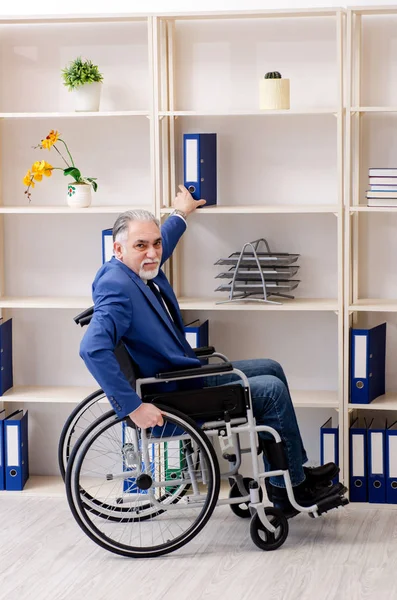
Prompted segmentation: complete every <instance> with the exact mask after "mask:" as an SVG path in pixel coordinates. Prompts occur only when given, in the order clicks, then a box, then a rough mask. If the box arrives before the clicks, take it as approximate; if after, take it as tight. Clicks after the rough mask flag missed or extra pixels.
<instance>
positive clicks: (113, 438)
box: [67, 409, 220, 556]
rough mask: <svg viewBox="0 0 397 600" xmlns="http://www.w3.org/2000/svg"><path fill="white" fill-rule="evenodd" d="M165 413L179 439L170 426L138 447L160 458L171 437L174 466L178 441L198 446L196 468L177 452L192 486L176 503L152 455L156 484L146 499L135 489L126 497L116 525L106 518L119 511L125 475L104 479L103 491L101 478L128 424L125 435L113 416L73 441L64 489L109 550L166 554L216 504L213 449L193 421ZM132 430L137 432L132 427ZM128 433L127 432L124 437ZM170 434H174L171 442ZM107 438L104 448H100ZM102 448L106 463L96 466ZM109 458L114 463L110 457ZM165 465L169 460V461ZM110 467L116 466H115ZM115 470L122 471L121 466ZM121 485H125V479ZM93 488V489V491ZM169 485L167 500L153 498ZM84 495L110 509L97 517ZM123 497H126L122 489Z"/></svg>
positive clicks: (75, 509)
mask: <svg viewBox="0 0 397 600" xmlns="http://www.w3.org/2000/svg"><path fill="white" fill-rule="evenodd" d="M165 411H166V416H165V418H166V420H167V421H166V422H167V425H168V426H169V425H171V427H172V428H173V431H174V432H175V431H176V427H179V428H182V431H181V429H179V433H180V435H179V436H177V437H176V436H175V435H174V436H170V431H169V430H168V431H167V435H166V436H165V435H164V431H165V430H163V433H162V434H161V435H160V437H157V436H156V437H154V436H153V435H152V434H150V436H149V437H148V443H147V448H146V450H145V448H143V450H142V451H143V452H145V451H146V452H147V451H148V448H150V447H152V451H153V452H152V457H153V456H154V457H156V456H159V457H160V458H161V444H164V443H167V444H169V443H170V441H172V442H174V454H173V455H172V456H171V457H169V459H171V462H172V461H173V464H176V456H175V450H176V446H175V443H176V442H178V443H180V442H181V441H183V442H184V443H185V444H191V445H192V447H195V448H196V449H197V448H198V449H199V451H200V460H199V463H200V465H199V469H197V468H196V467H195V465H194V464H193V467H192V464H190V470H189V465H188V459H187V458H185V457H182V458H181V457H180V456H179V460H182V461H184V462H182V463H181V464H180V465H179V466H180V472H181V473H182V472H184V471H187V475H185V477H186V483H187V484H189V486H190V489H188V490H187V491H186V494H185V496H183V497H181V498H179V499H178V500H177V501H176V502H175V498H174V497H173V495H172V493H173V492H174V491H175V485H169V486H168V483H169V484H172V483H173V482H174V481H175V480H173V479H170V478H167V477H166V478H165V479H164V478H163V476H162V475H161V464H160V459H159V460H158V462H157V463H156V460H155V459H153V461H154V462H153V464H152V465H151V476H152V477H153V478H154V481H155V483H154V485H157V487H153V489H152V490H150V494H151V495H150V496H149V498H148V496H146V498H145V499H142V496H143V494H142V492H141V491H139V490H138V491H137V492H136V497H135V498H132V497H131V498H129V507H125V508H126V512H125V513H124V514H123V516H122V517H120V516H119V518H118V519H117V521H118V523H116V524H115V523H114V521H113V520H112V519H111V518H110V517H111V516H112V515H113V514H114V512H115V511H117V510H118V505H117V497H120V482H123V479H117V480H112V481H111V483H110V484H109V482H108V483H107V485H108V488H107V490H106V493H105V491H104V490H105V485H104V479H105V477H104V476H106V474H109V473H107V471H109V466H112V465H109V457H110V456H111V455H112V453H113V454H115V453H116V454H117V452H116V449H118V447H119V446H120V436H121V435H124V441H123V444H124V446H125V444H126V443H130V441H129V440H130V438H128V435H129V434H128V432H129V430H130V428H126V430H125V431H124V433H122V427H125V425H123V422H122V421H120V420H118V419H115V418H114V417H113V419H110V420H109V419H108V420H107V422H105V424H104V425H103V426H102V427H101V428H100V429H98V430H97V431H95V432H94V434H93V435H92V436H91V437H90V438H89V440H88V441H87V442H86V443H84V442H82V443H80V444H79V445H76V448H75V450H74V451H73V455H74V456H73V455H72V457H71V459H70V462H72V463H73V464H69V465H68V471H67V491H68V500H69V503H70V505H71V508H72V511H73V513H74V516H75V518H76V520H77V521H78V523H79V525H80V526H82V528H83V529H84V530H85V531H86V532H87V533H88V534H89V535H90V537H91V538H93V539H94V540H95V541H96V542H97V543H99V544H100V545H102V546H104V547H106V548H107V549H108V550H111V551H113V552H116V553H120V554H127V555H130V556H131V555H133V556H138V555H152V556H153V555H159V554H164V553H166V552H170V551H172V550H174V549H176V548H177V547H179V546H181V545H183V544H184V543H186V542H187V541H188V540H189V539H191V538H192V537H194V535H196V534H197V533H198V531H199V530H200V529H201V528H202V527H203V526H204V524H205V522H206V521H207V520H208V518H209V516H210V514H211V513H212V511H213V509H214V508H215V505H216V500H217V496H218V492H219V483H220V477H219V467H218V464H217V461H216V457H215V454H214V452H213V449H212V447H211V446H210V445H209V442H208V440H207V438H206V437H205V436H204V435H203V434H202V433H201V432H200V431H199V430H197V428H196V427H195V425H194V424H190V423H188V420H187V419H186V417H184V416H182V418H180V417H179V416H178V415H176V414H171V413H168V410H167V409H165ZM134 431H135V432H136V430H134ZM138 431H139V430H138ZM126 432H127V434H128V435H127V437H126ZM130 433H131V432H130ZM171 433H172V432H171ZM105 436H106V437H105ZM170 437H171V438H172V439H171V440H170ZM127 438H128V439H127ZM181 438H183V440H182V439H181ZM105 439H106V443H107V447H106V446H104V441H105ZM163 439H167V440H168V441H167V442H163V441H162V440H163ZM143 443H144V440H143V436H142V444H143ZM145 443H146V442H145ZM105 447H106V460H107V461H108V463H107V464H106V463H105V464H104V466H103V467H100V468H99V467H98V464H99V463H98V461H99V462H100V460H99V457H100V453H99V452H98V448H102V449H103V448H105ZM102 452H103V450H102ZM76 457H77V458H76ZM91 457H94V461H95V465H96V466H95V477H96V478H97V480H96V481H95V482H92V481H91V482H89V481H88V475H87V473H89V476H91V477H92V475H93V471H92V470H90V467H89V459H90V458H91ZM103 457H104V454H102V455H101V457H100V458H101V459H103ZM190 458H191V456H190ZM111 460H113V461H114V458H113V459H111ZM118 460H119V456H118ZM169 463H170V460H169V461H168V464H169ZM118 464H120V463H118ZM87 465H88V466H87ZM112 468H115V467H114V465H113V467H112ZM196 471H197V472H196ZM118 474H120V468H119V467H118ZM98 476H99V478H98ZM179 477H182V475H181V474H180V475H179ZM189 477H190V479H189ZM192 477H193V479H192ZM99 480H100V481H101V484H100V486H99V484H98V481H99ZM114 481H115V482H116V483H115V485H113V483H114ZM179 481H180V480H179V479H178V480H177V482H178V483H179ZM160 484H161V485H160ZM122 485H123V486H125V484H124V483H122ZM95 486H96V490H95V493H94V487H95ZM197 486H198V487H199V489H198V487H197ZM167 487H169V496H168V498H169V502H168V503H167V502H162V503H161V504H159V501H158V500H157V503H156V498H154V494H155V491H156V490H159V489H160V490H164V488H167ZM81 488H83V492H84V493H81ZM198 492H199V495H198ZM86 493H90V495H91V496H93V497H94V498H96V499H98V495H99V496H100V501H101V503H102V506H104V505H105V504H106V505H107V507H110V509H107V510H104V511H102V514H101V515H100V518H98V516H97V515H96V514H95V508H94V506H92V505H91V504H90V502H87V498H86ZM123 495H124V499H125V490H124V494H123ZM163 495H164V494H163ZM148 504H150V507H149V508H148V507H147V505H148ZM108 517H109V518H108Z"/></svg>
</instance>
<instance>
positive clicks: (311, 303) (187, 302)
mask: <svg viewBox="0 0 397 600" xmlns="http://www.w3.org/2000/svg"><path fill="white" fill-rule="evenodd" d="M226 299H227V298H226V297H225V296H221V295H220V296H219V297H217V298H186V297H181V298H178V302H179V306H180V309H181V310H238V311H242V310H244V311H245V310H249V311H250V310H251V311H256V310H271V311H274V310H298V311H301V310H307V311H333V312H337V311H338V300H337V299H336V298H335V299H334V298H331V299H329V298H318V299H317V298H316V299H312V298H295V299H294V300H289V299H288V298H282V299H281V300H280V301H281V302H282V304H265V303H260V302H247V301H243V300H241V301H239V302H231V303H228V304H217V302H221V301H223V300H226ZM273 299H275V298H273V297H272V298H271V300H273ZM396 309H397V305H396Z"/></svg>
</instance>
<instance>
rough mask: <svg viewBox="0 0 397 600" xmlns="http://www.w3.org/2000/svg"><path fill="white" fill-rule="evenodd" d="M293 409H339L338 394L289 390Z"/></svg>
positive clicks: (327, 391)
mask: <svg viewBox="0 0 397 600" xmlns="http://www.w3.org/2000/svg"><path fill="white" fill-rule="evenodd" d="M291 398H292V403H293V405H294V406H295V408H335V409H338V408H339V400H338V392H335V391H329V390H320V391H317V390H291Z"/></svg>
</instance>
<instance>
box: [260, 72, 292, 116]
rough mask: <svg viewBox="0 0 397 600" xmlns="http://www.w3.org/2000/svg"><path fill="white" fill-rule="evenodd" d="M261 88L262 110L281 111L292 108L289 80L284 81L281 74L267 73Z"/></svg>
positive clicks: (261, 82)
mask: <svg viewBox="0 0 397 600" xmlns="http://www.w3.org/2000/svg"><path fill="white" fill-rule="evenodd" d="M259 86H260V89H259V93H260V101H259V106H260V109H261V110H281V109H288V108H289V107H290V94H289V79H283V78H282V76H281V73H279V72H278V71H271V72H269V73H266V75H265V77H264V78H263V79H261V81H260V82H259Z"/></svg>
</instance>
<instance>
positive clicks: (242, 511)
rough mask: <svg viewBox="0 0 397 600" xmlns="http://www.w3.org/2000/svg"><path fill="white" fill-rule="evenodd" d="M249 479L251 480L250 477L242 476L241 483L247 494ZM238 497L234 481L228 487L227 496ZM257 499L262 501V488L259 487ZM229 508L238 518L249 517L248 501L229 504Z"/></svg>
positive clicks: (237, 489)
mask: <svg viewBox="0 0 397 600" xmlns="http://www.w3.org/2000/svg"><path fill="white" fill-rule="evenodd" d="M251 481H253V479H252V478H251V477H244V478H243V484H244V487H245V489H246V490H247V494H249V484H250V482H251ZM239 497H241V493H240V490H239V488H238V485H237V483H236V482H235V483H233V485H232V487H231V488H230V492H229V498H239ZM259 500H260V502H262V500H263V492H262V488H259ZM230 509H231V511H232V512H233V513H234V514H235V515H237V517H240V519H249V518H250V517H251V512H250V509H249V503H248V502H242V503H241V504H230Z"/></svg>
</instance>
